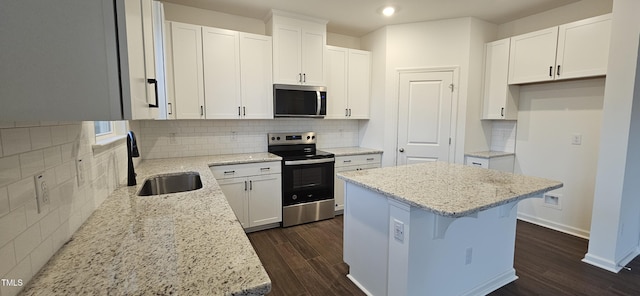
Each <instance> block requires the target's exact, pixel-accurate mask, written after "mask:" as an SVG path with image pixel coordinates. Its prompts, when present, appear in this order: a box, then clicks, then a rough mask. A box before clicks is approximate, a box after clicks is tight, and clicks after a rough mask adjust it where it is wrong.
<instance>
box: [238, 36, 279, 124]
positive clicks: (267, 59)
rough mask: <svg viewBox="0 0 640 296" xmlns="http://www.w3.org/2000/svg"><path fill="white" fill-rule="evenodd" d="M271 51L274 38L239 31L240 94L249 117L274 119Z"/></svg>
mask: <svg viewBox="0 0 640 296" xmlns="http://www.w3.org/2000/svg"><path fill="white" fill-rule="evenodd" d="M271 51H272V45H271V37H269V36H263V35H255V34H248V33H240V77H241V78H240V85H241V88H242V90H241V92H240V93H241V95H242V100H241V101H242V107H243V108H242V114H243V117H244V118H246V119H271V118H273V80H272V78H271V77H272V57H271Z"/></svg>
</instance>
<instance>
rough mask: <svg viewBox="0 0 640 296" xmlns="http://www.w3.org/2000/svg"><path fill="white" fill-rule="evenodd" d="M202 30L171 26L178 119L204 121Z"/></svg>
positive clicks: (183, 25)
mask: <svg viewBox="0 0 640 296" xmlns="http://www.w3.org/2000/svg"><path fill="white" fill-rule="evenodd" d="M201 31H202V28H201V27H200V26H195V25H189V24H182V23H175V22H172V23H171V53H172V57H171V68H172V69H173V75H172V76H173V92H174V93H173V97H174V99H175V101H176V106H175V112H176V119H201V118H204V109H203V108H204V87H203V82H204V80H203V78H202V75H203V72H202V71H203V70H202V68H203V67H202V33H201Z"/></svg>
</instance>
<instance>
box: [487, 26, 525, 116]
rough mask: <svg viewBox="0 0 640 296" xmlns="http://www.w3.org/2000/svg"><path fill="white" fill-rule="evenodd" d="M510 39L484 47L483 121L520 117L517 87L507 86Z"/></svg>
mask: <svg viewBox="0 0 640 296" xmlns="http://www.w3.org/2000/svg"><path fill="white" fill-rule="evenodd" d="M509 47H510V39H509V38H507V39H502V40H498V41H494V42H490V43H487V44H485V46H484V54H485V56H484V89H483V105H484V106H483V113H482V119H510V120H512V119H516V118H517V115H518V95H519V89H518V86H517V85H513V86H510V85H508V84H507V79H508V73H509V72H508V71H509Z"/></svg>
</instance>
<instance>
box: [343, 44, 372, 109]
mask: <svg viewBox="0 0 640 296" xmlns="http://www.w3.org/2000/svg"><path fill="white" fill-rule="evenodd" d="M348 73H349V74H348V79H347V86H348V87H347V90H348V92H347V98H348V104H349V107H348V108H349V118H352V119H368V118H369V101H370V97H371V53H370V52H368V51H362V50H353V49H350V50H349V70H348Z"/></svg>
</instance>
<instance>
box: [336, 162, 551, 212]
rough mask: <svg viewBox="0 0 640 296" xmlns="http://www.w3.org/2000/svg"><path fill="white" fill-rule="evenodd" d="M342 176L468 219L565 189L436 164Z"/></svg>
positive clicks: (542, 181)
mask: <svg viewBox="0 0 640 296" xmlns="http://www.w3.org/2000/svg"><path fill="white" fill-rule="evenodd" d="M338 178H340V179H343V180H345V181H346V182H349V183H353V184H357V185H360V186H362V187H364V188H368V189H371V190H373V191H376V192H380V193H382V194H383V195H386V196H388V197H390V198H393V199H395V200H398V201H401V202H404V203H407V204H409V205H411V206H414V207H418V208H421V209H424V210H427V211H431V212H434V213H436V214H438V215H442V216H446V217H453V218H456V217H463V216H467V215H470V214H473V213H476V212H479V211H482V210H486V209H489V208H492V207H496V206H499V205H503V204H506V203H509V202H512V201H518V200H522V199H525V198H528V197H533V196H537V195H539V194H542V193H544V192H547V191H550V190H553V189H557V188H560V187H562V185H563V184H562V183H560V182H558V181H553V180H548V179H543V178H537V177H529V176H523V175H516V174H512V173H505V172H500V171H495V170H487V169H483V168H477V167H471V166H465V165H461V164H450V163H446V162H431V163H422V164H414V165H407V166H397V167H386V168H380V169H369V170H362V171H350V172H342V173H339V174H338Z"/></svg>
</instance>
